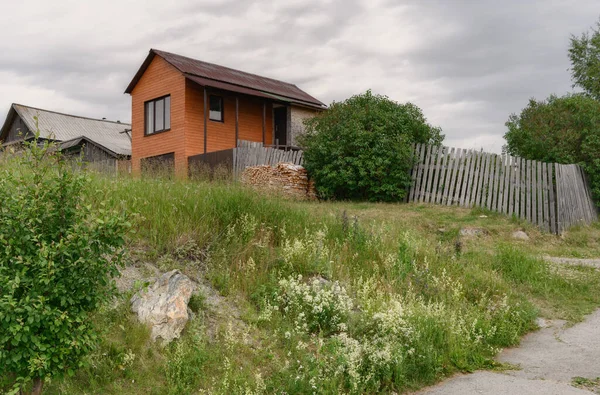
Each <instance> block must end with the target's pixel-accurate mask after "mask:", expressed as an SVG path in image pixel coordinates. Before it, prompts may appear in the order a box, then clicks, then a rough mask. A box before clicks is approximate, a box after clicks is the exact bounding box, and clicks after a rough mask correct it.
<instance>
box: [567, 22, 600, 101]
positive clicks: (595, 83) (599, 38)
mask: <svg viewBox="0 0 600 395" xmlns="http://www.w3.org/2000/svg"><path fill="white" fill-rule="evenodd" d="M569 59H570V60H571V79H572V80H573V84H574V85H573V86H574V87H575V86H579V87H580V88H582V89H583V90H584V91H585V92H586V93H587V94H588V95H590V96H591V97H593V98H594V99H596V100H600V21H598V22H596V26H595V27H592V28H591V29H590V31H589V32H584V33H583V34H582V35H581V36H579V37H578V36H574V35H573V36H571V45H570V47H569Z"/></svg>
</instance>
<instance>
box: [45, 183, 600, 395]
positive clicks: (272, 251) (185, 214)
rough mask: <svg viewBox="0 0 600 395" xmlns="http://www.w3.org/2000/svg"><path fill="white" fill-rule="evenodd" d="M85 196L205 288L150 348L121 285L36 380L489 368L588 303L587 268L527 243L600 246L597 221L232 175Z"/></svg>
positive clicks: (173, 380)
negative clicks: (59, 367) (530, 216)
mask: <svg viewBox="0 0 600 395" xmlns="http://www.w3.org/2000/svg"><path fill="white" fill-rule="evenodd" d="M88 199H89V201H90V203H92V204H95V205H104V206H107V207H114V208H118V209H122V210H127V211H130V212H132V213H136V215H135V218H134V220H135V231H134V232H132V234H130V235H129V243H130V255H131V256H130V261H131V263H130V264H131V265H132V266H136V267H138V268H139V270H140V271H142V272H143V271H144V270H147V269H146V268H147V266H146V263H151V264H152V265H153V266H156V267H158V268H159V269H160V270H162V271H165V270H168V269H171V268H179V269H180V270H182V271H183V272H185V273H187V274H188V275H190V276H191V277H192V278H193V279H196V280H198V281H205V282H206V284H207V285H209V286H210V287H212V288H214V289H215V290H216V293H215V295H216V296H215V295H212V296H211V295H199V296H195V297H194V298H193V299H192V306H191V307H192V309H193V310H195V312H196V317H195V318H194V319H193V320H191V321H190V322H189V323H188V326H187V328H186V331H185V333H184V335H183V336H182V338H181V339H179V340H178V341H175V342H173V343H172V344H170V345H169V346H167V347H165V348H161V347H159V346H157V345H155V344H152V343H151V342H150V341H149V332H148V331H147V330H146V328H144V327H143V326H141V325H139V324H137V323H136V322H135V319H134V318H133V317H132V315H131V314H130V313H129V310H128V308H129V306H128V299H129V297H130V296H131V294H132V293H133V292H134V290H132V291H130V292H129V293H127V294H124V295H121V296H120V297H119V299H118V302H117V303H115V304H113V305H111V306H110V307H107V308H106V309H105V310H103V311H102V312H101V313H100V314H98V315H97V316H95V317H93V319H94V320H95V321H96V322H97V323H98V324H99V326H100V327H101V328H102V329H103V336H102V339H101V343H100V347H99V348H98V350H97V351H96V352H94V354H93V355H92V356H91V357H90V358H89V360H88V364H87V367H85V368H84V369H82V370H80V371H79V372H78V373H76V374H75V376H73V377H70V378H66V379H61V380H54V381H53V382H51V383H50V384H49V385H48V393H69V394H80V393H103V394H104V393H108V394H110V393H115V394H117V393H118V394H124V393H127V394H129V393H133V394H137V393H139V394H142V393H144V394H148V393H150V394H169V393H173V394H181V393H227V394H238V393H248V394H253V393H256V394H261V393H290V394H292V393H374V392H378V391H380V392H383V393H391V392H394V391H395V392H402V391H408V390H413V389H417V388H419V387H421V386H423V385H427V384H431V383H434V382H436V381H438V380H440V379H441V378H443V377H444V376H447V375H450V374H452V373H454V372H457V371H472V370H475V369H482V368H483V369H491V368H498V366H497V364H496V363H495V362H494V361H493V359H492V358H493V356H494V355H495V354H496V353H497V352H498V350H499V349H500V348H502V347H508V346H513V345H516V344H518V342H519V339H520V337H521V336H522V335H523V334H524V333H526V332H528V331H530V330H533V329H535V323H534V322H535V318H536V316H538V315H540V314H541V315H543V316H544V317H548V318H564V319H567V320H570V321H572V322H574V321H577V320H580V319H581V318H582V317H583V316H584V315H585V314H587V313H589V312H591V311H592V310H593V309H595V308H596V307H598V306H599V305H600V274H599V273H598V272H597V271H595V270H593V269H590V268H584V267H559V266H555V265H550V264H548V263H545V262H544V261H542V260H540V259H539V258H538V257H539V256H541V255H555V256H556V255H560V256H575V257H600V251H599V249H600V247H599V244H598V240H599V239H600V228H598V227H597V226H596V227H591V228H581V229H574V230H573V231H571V232H569V233H568V234H567V235H565V236H564V237H562V238H560V237H556V236H552V235H547V234H542V233H540V232H538V231H537V230H535V229H533V228H531V227H529V226H528V225H527V224H524V223H520V222H518V221H515V220H511V219H508V218H506V217H503V216H500V215H497V214H493V213H489V212H484V211H481V210H467V209H459V208H447V207H433V206H418V205H402V204H367V203H300V202H288V201H284V200H281V199H279V198H276V197H265V196H263V195H259V194H257V193H255V192H252V191H248V190H245V189H242V188H240V187H239V186H237V185H235V184H229V183H213V184H209V183H191V182H183V181H165V180H132V179H106V178H102V177H93V178H92V181H91V184H90V188H89V191H88ZM465 227H471V228H478V229H481V234H480V235H476V236H472V237H461V236H459V230H460V229H461V228H465ZM519 229H524V230H525V231H526V232H527V233H528V234H529V235H530V237H531V240H530V241H515V240H513V239H512V238H511V234H512V232H514V231H515V230H519ZM140 286H141V284H140V283H137V284H136V287H137V288H139V287H140ZM215 298H216V299H215ZM209 299H210V300H209ZM213 299H214V300H217V302H216V304H215V302H214V300H213ZM215 306H217V307H216V308H215Z"/></svg>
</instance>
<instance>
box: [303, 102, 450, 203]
mask: <svg viewBox="0 0 600 395" xmlns="http://www.w3.org/2000/svg"><path fill="white" fill-rule="evenodd" d="M306 127H307V128H306V132H305V134H304V135H303V136H301V137H300V144H301V145H302V147H303V148H304V150H305V151H304V163H305V167H306V169H307V170H308V172H309V174H310V176H311V177H312V178H313V179H314V181H315V186H316V188H317V190H318V192H319V194H320V195H321V196H322V197H323V198H328V199H330V198H337V199H360V200H372V201H399V200H402V198H404V196H405V194H406V190H407V188H408V186H409V185H410V176H409V170H410V168H411V167H412V166H413V159H412V152H413V150H412V147H411V144H413V143H433V144H439V143H441V141H442V140H443V137H444V136H443V135H442V134H441V129H440V128H437V127H433V126H431V125H429V124H428V123H427V121H426V119H425V117H424V115H423V113H422V111H421V110H420V109H419V108H418V107H417V106H415V105H414V104H411V103H406V104H399V103H396V102H394V101H392V100H390V99H388V98H387V97H385V96H380V95H373V94H372V93H371V91H367V92H366V93H364V94H362V95H357V96H353V97H351V98H350V99H348V100H346V101H344V102H341V103H336V102H334V103H333V104H332V105H331V106H330V108H329V110H328V111H326V112H323V113H322V114H320V115H319V116H317V117H315V118H312V119H310V120H308V121H307V123H306Z"/></svg>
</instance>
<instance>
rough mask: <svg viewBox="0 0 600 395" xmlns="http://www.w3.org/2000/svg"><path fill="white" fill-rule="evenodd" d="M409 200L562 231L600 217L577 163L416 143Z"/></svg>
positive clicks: (555, 231)
mask: <svg viewBox="0 0 600 395" xmlns="http://www.w3.org/2000/svg"><path fill="white" fill-rule="evenodd" d="M415 157H416V162H417V164H416V165H415V167H414V168H413V170H412V172H411V177H412V186H411V188H410V190H409V193H408V196H407V201H409V202H420V203H434V204H442V205H448V206H449V205H452V204H454V205H459V206H462V207H474V206H478V207H484V208H487V209H489V210H492V211H497V212H500V213H503V214H506V215H511V216H512V215H515V216H517V217H518V218H522V219H525V220H527V221H529V222H531V223H533V224H535V225H537V226H539V227H540V228H541V229H543V230H545V231H549V232H553V233H562V232H563V231H564V230H565V229H566V228H568V227H569V226H572V225H575V224H589V223H591V222H593V221H596V220H597V219H598V215H597V211H596V207H595V205H594V202H593V201H592V198H591V194H590V190H589V188H588V185H587V182H586V179H585V174H584V173H583V171H582V169H581V168H580V167H579V166H577V165H561V164H557V163H542V162H538V161H531V160H525V159H523V158H518V157H513V156H509V155H497V154H490V153H485V152H480V151H475V150H467V149H460V148H450V147H442V146H439V147H438V146H432V145H426V144H417V145H416V146H415Z"/></svg>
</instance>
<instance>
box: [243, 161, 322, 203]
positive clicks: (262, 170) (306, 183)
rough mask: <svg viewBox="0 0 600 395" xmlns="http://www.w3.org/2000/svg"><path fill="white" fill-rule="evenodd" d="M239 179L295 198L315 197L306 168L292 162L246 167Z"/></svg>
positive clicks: (307, 198)
mask: <svg viewBox="0 0 600 395" xmlns="http://www.w3.org/2000/svg"><path fill="white" fill-rule="evenodd" d="M241 180H242V183H243V184H246V185H250V186H252V187H255V188H257V189H261V190H268V191H270V192H276V193H280V194H282V195H284V196H288V197H292V198H295V199H301V200H315V199H316V198H317V194H316V191H315V186H314V184H313V182H312V181H311V180H309V179H308V174H307V172H306V169H305V168H304V167H302V166H300V165H294V164H292V163H279V164H277V165H275V166H269V165H261V166H252V167H246V169H245V170H244V171H243V173H242V177H241Z"/></svg>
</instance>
